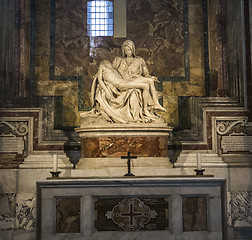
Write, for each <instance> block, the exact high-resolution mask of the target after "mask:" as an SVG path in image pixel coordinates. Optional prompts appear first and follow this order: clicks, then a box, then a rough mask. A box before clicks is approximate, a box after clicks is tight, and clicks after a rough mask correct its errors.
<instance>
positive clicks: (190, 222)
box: [182, 197, 207, 231]
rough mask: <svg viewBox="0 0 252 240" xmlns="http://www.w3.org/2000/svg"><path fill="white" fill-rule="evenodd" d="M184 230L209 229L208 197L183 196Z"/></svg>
mask: <svg viewBox="0 0 252 240" xmlns="http://www.w3.org/2000/svg"><path fill="white" fill-rule="evenodd" d="M182 206H183V207H182V209H183V230H184V231H207V198H206V197H183V198H182Z"/></svg>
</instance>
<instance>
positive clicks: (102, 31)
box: [87, 0, 113, 36]
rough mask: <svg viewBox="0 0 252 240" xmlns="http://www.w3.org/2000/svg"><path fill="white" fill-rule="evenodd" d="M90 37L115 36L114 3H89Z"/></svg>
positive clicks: (99, 1) (103, 1)
mask: <svg viewBox="0 0 252 240" xmlns="http://www.w3.org/2000/svg"><path fill="white" fill-rule="evenodd" d="M87 34H88V36H113V1H108V0H92V1H88V2H87Z"/></svg>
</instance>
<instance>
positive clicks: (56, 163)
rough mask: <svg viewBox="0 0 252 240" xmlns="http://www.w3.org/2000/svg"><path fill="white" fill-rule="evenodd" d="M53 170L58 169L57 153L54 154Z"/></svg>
mask: <svg viewBox="0 0 252 240" xmlns="http://www.w3.org/2000/svg"><path fill="white" fill-rule="evenodd" d="M53 171H54V172H57V171H58V156H57V154H53Z"/></svg>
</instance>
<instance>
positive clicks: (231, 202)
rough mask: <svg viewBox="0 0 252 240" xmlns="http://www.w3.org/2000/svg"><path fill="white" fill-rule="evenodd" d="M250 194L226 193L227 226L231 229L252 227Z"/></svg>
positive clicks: (251, 195) (251, 194) (251, 193)
mask: <svg viewBox="0 0 252 240" xmlns="http://www.w3.org/2000/svg"><path fill="white" fill-rule="evenodd" d="M251 205H252V192H240V191H239V192H238V191H237V192H228V194H227V210H228V224H229V226H232V227H252V209H251Z"/></svg>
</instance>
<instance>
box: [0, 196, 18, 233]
mask: <svg viewBox="0 0 252 240" xmlns="http://www.w3.org/2000/svg"><path fill="white" fill-rule="evenodd" d="M15 216H16V194H15V193H1V194H0V229H15Z"/></svg>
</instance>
